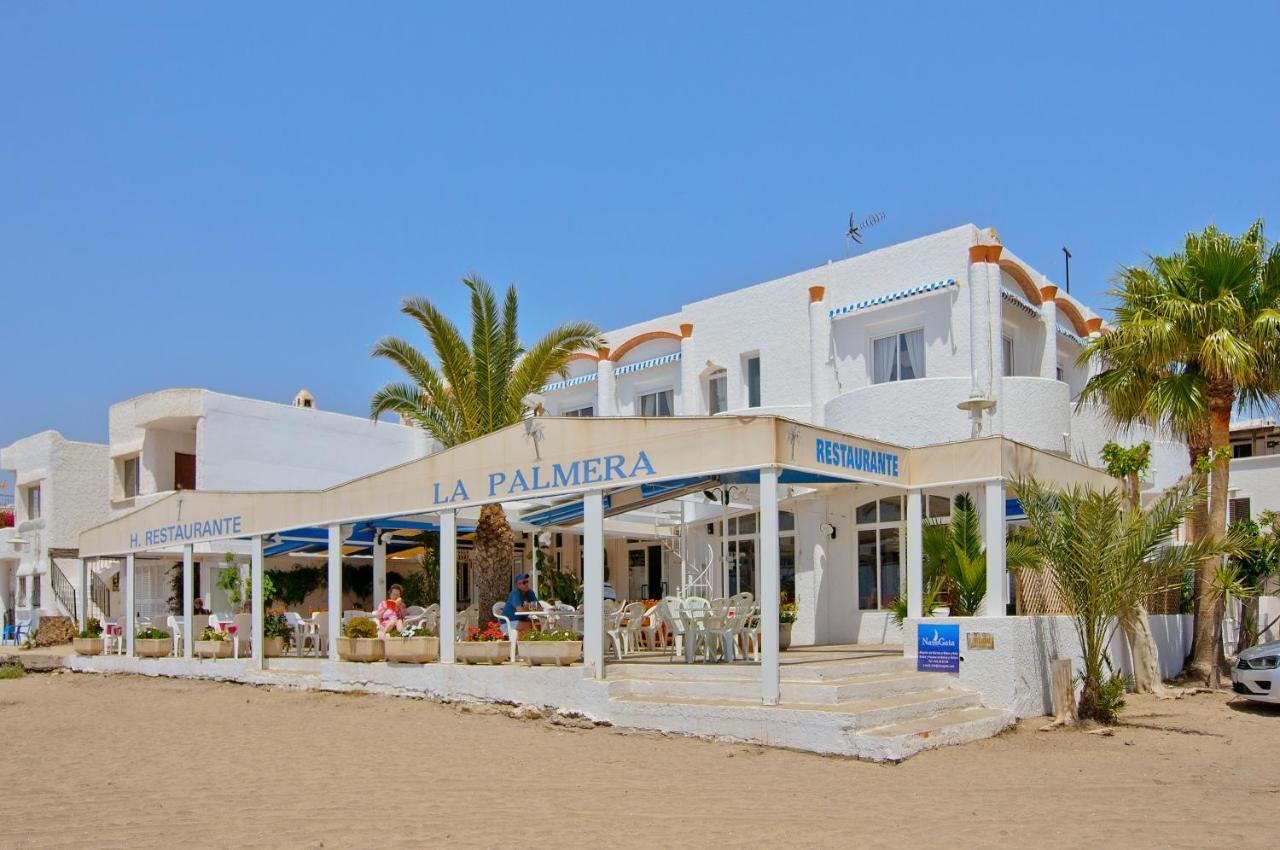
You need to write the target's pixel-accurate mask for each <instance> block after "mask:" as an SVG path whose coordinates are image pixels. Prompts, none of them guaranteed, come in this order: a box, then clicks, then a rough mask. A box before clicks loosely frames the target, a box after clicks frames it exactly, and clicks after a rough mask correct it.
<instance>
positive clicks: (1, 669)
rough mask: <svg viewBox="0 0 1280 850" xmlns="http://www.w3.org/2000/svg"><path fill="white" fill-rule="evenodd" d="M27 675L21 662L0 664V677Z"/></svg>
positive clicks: (10, 677)
mask: <svg viewBox="0 0 1280 850" xmlns="http://www.w3.org/2000/svg"><path fill="white" fill-rule="evenodd" d="M25 675H27V671H26V670H23V669H22V665H21V664H0V679H21V678H22V677H23V676H25Z"/></svg>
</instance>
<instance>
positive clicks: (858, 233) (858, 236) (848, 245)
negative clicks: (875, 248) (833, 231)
mask: <svg viewBox="0 0 1280 850" xmlns="http://www.w3.org/2000/svg"><path fill="white" fill-rule="evenodd" d="M882 221H884V213H883V212H878V213H873V214H872V215H869V216H867V217H866V218H864V219H863V220H862V221H858V217H857V216H856V215H855V214H853V213H849V229H848V231H846V232H845V234H844V253H845V256H846V257H848V256H852V255H853V243H854V242H857V243H858V244H859V245H861V244H862V231H864V230H870V229H871V228H873V227H875V226H876V225H877V224H879V223H880V222H882Z"/></svg>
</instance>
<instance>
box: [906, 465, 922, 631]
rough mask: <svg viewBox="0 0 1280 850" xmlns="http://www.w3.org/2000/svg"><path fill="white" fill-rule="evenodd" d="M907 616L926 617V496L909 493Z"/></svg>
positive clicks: (918, 492)
mask: <svg viewBox="0 0 1280 850" xmlns="http://www.w3.org/2000/svg"><path fill="white" fill-rule="evenodd" d="M907 616H908V617H923V616H924V494H923V493H921V492H920V491H919V490H908V491H907Z"/></svg>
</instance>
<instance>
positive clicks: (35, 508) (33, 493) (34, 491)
mask: <svg viewBox="0 0 1280 850" xmlns="http://www.w3.org/2000/svg"><path fill="white" fill-rule="evenodd" d="M27 519H40V485H39V484H32V485H31V486H30V487H28V488H27Z"/></svg>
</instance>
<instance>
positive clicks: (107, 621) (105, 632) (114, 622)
mask: <svg viewBox="0 0 1280 850" xmlns="http://www.w3.org/2000/svg"><path fill="white" fill-rule="evenodd" d="M99 622H100V623H101V624H102V654H103V655H107V654H109V653H111V652H112V651H114V652H115V653H116V654H117V655H124V624H123V623H121V622H120V618H119V617H103V618H102V619H101V620H99Z"/></svg>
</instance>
